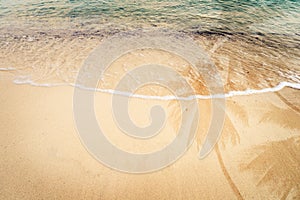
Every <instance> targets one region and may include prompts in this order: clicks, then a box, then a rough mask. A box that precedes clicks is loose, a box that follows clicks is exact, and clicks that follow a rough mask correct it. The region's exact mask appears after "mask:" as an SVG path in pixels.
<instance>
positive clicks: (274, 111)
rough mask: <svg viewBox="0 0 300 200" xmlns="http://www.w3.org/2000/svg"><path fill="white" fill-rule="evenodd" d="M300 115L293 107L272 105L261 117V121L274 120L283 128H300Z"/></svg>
mask: <svg viewBox="0 0 300 200" xmlns="http://www.w3.org/2000/svg"><path fill="white" fill-rule="evenodd" d="M299 121H300V115H299V114H298V113H297V112H293V111H292V110H291V109H289V108H287V109H284V108H279V107H277V106H275V105H270V110H269V111H268V112H266V113H265V114H264V115H263V116H262V117H261V119H260V123H264V122H273V123H275V124H277V125H280V126H281V127H283V128H289V129H297V130H299V129H300V123H299Z"/></svg>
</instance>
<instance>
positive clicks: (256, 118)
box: [0, 73, 300, 199]
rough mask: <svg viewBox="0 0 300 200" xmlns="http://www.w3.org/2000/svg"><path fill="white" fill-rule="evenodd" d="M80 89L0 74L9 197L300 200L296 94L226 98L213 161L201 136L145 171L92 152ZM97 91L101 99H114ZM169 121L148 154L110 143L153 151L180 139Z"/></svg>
mask: <svg viewBox="0 0 300 200" xmlns="http://www.w3.org/2000/svg"><path fill="white" fill-rule="evenodd" d="M73 90H74V88H72V87H69V86H61V87H49V88H48V87H35V86H30V85H16V84H14V83H12V76H10V75H9V74H7V73H2V74H1V95H0V98H1V114H0V118H1V122H2V123H1V124H0V129H1V133H2V135H1V142H0V148H1V151H0V152H1V155H0V159H1V167H0V177H1V189H0V194H1V199H48V198H56V199H74V198H75V199H120V198H121V199H141V198H143V199H224V198H225V199H234V198H237V199H279V198H281V197H286V198H287V199H292V198H298V197H299V182H300V177H299V165H300V162H299V152H300V151H299V147H300V143H299V141H300V140H299V138H300V135H299V130H300V124H299V120H300V115H299V110H297V109H299V101H298V99H299V97H300V96H299V92H298V91H297V90H294V89H290V88H285V89H284V90H282V91H280V92H278V93H264V94H258V95H249V96H237V97H232V98H228V99H227V100H226V105H227V112H226V121H225V125H224V129H223V133H222V136H221V139H220V140H219V142H218V144H217V146H216V147H215V149H214V151H213V152H212V153H211V154H209V156H207V157H206V158H205V159H203V160H199V159H198V153H199V146H201V140H199V139H198V140H195V142H194V143H193V145H192V146H191V148H190V149H189V150H188V151H187V152H186V154H185V155H184V156H183V157H182V158H181V159H179V160H178V161H177V162H175V163H174V164H173V165H171V166H169V167H167V168H164V169H163V170H160V171H158V172H154V173H150V174H140V175H134V174H128V173H122V172H118V171H115V170H112V169H109V168H107V167H106V166H104V165H102V164H101V163H99V162H98V161H96V160H95V159H94V158H93V157H92V156H91V155H90V154H89V153H88V152H87V151H86V149H85V148H84V146H83V145H82V144H81V142H80V139H79V136H78V134H77V132H76V128H75V124H74V120H73V110H72V95H73ZM97 95H100V96H99V98H100V99H102V100H103V99H104V100H103V102H105V101H106V99H109V96H110V94H104V93H103V94H97ZM139 101H140V102H139ZM141 101H145V100H135V105H136V106H138V105H145V104H146V103H145V102H141ZM148 101H150V100H148ZM152 101H154V100H152ZM288 102H290V104H292V105H293V107H291V106H290V105H289V103H288ZM152 103H153V102H152ZM202 103H203V102H202ZM161 104H165V102H164V103H161ZM199 104H201V102H200V103H199ZM204 104H205V103H204ZM102 105H105V103H104V104H102ZM149 105H151V102H149ZM96 107H97V106H96ZM100 108H101V106H100ZM202 110H204V109H202ZM101 115H103V116H107V117H106V118H104V117H103V118H101ZM143 115H144V114H143V112H138V111H136V112H133V113H132V116H134V117H133V118H135V119H139V120H140V122H143V121H144V123H147V122H145V120H146V121H147V118H145V116H143ZM99 116H100V123H101V119H102V120H104V123H103V122H102V124H103V126H104V129H105V128H110V129H111V130H115V128H114V127H115V125H114V124H113V121H111V118H110V116H111V112H110V111H109V108H105V109H104V107H102V110H101V112H100V114H99ZM168 119H170V120H171V122H170V123H167V125H166V126H165V127H164V130H166V131H165V132H162V133H165V135H163V136H161V138H160V139H159V141H161V143H157V142H155V139H153V141H152V142H154V144H153V143H152V146H150V147H151V148H148V149H147V148H143V147H144V146H145V144H147V145H148V144H149V145H151V141H148V143H147V142H146V143H144V144H142V145H139V144H140V143H137V142H136V141H131V143H128V141H129V142H130V140H132V139H130V138H129V139H127V140H123V137H121V140H120V138H119V140H118V137H117V136H111V137H112V141H114V142H116V143H117V144H118V145H122V144H123V146H122V147H123V148H125V149H126V148H127V150H136V149H138V150H143V151H149V150H151V149H153V148H155V146H157V144H159V145H161V144H162V143H164V139H163V138H165V139H166V138H167V136H168V137H169V136H170V135H172V134H168V133H172V130H173V128H174V124H176V123H174V120H173V122H172V119H171V118H168ZM200 127H201V126H200ZM198 134H199V133H198ZM116 135H117V133H116ZM114 139H115V140H114ZM122 141H123V143H122ZM166 141H167V140H166ZM166 141H165V142H166ZM118 142H119V143H118ZM128 144H129V145H128ZM135 144H136V145H135Z"/></svg>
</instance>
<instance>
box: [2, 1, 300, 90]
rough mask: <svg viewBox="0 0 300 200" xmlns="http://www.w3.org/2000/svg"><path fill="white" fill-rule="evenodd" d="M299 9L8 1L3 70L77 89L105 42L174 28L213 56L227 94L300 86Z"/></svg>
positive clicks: (283, 4)
mask: <svg viewBox="0 0 300 200" xmlns="http://www.w3.org/2000/svg"><path fill="white" fill-rule="evenodd" d="M299 9H300V2H299V1H282V0H281V1H279V0H278V1H200V2H199V1H149V0H147V1H127V0H124V1H120V0H118V1H111V0H109V1H76V0H72V1H71V0H70V1H33V0H28V1H16V0H13V1H5V2H1V5H0V16H1V18H0V45H1V50H0V71H1V72H2V73H10V74H13V75H14V76H15V83H18V84H21V83H22V84H24V83H25V84H32V85H40V86H54V85H65V84H67V85H74V83H75V79H76V75H77V72H78V71H79V69H80V67H81V66H82V63H83V62H84V60H85V59H86V58H87V56H88V55H89V53H90V52H91V51H92V50H93V49H94V48H95V47H96V46H97V45H99V44H100V42H101V40H103V38H105V37H108V36H111V35H114V34H116V33H119V32H122V31H137V32H139V31H141V30H143V29H151V30H153V29H154V30H166V29H168V30H172V31H178V32H181V33H184V34H187V35H189V36H190V37H192V38H193V39H194V40H195V41H197V43H198V44H199V45H201V46H202V47H203V48H204V49H205V50H206V51H207V54H208V55H209V56H210V57H211V59H212V60H213V62H214V63H215V65H216V67H217V69H218V70H219V71H220V74H221V76H222V79H223V84H224V87H225V91H226V92H227V93H228V95H229V93H230V92H231V94H237V93H239V92H233V91H246V90H247V91H251V90H252V91H254V90H260V91H275V90H277V89H278V88H280V87H281V86H282V85H285V86H289V87H292V86H293V87H294V88H297V87H298V84H299V83H300V50H299V49H300V34H299V33H300V23H299V17H300V13H299V12H298V10H299ZM170 62H171V61H170ZM187 78H191V77H187ZM192 79H194V81H195V82H197V81H198V79H199V77H197V76H194V77H192ZM282 82H286V83H282ZM278 85H279V86H278ZM277 86H278V87H277ZM266 88H273V89H270V90H268V89H266ZM276 88H277V89H276ZM104 89H113V88H107V87H106V88H104ZM248 93H249V92H248ZM198 94H199V95H203V94H204V93H202V92H201V91H198Z"/></svg>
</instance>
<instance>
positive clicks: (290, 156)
mask: <svg viewBox="0 0 300 200" xmlns="http://www.w3.org/2000/svg"><path fill="white" fill-rule="evenodd" d="M249 157H250V158H252V159H251V161H250V162H247V163H246V164H242V165H240V170H241V171H250V172H252V173H253V174H254V177H255V179H256V181H257V186H262V185H267V186H268V187H269V189H270V190H271V191H273V192H274V193H275V194H276V195H277V196H278V197H280V198H281V199H286V198H287V197H291V196H292V197H293V198H296V199H300V136H294V137H291V138H288V139H286V140H282V141H276V142H269V143H267V144H263V145H259V146H257V147H255V148H253V149H250V150H249V151H248V152H247V153H246V156H245V158H244V159H246V160H249Z"/></svg>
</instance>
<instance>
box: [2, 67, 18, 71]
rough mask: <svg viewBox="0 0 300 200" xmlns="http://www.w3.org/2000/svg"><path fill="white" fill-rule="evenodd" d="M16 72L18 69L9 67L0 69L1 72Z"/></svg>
mask: <svg viewBox="0 0 300 200" xmlns="http://www.w3.org/2000/svg"><path fill="white" fill-rule="evenodd" d="M14 70H16V69H15V68H13V67H7V68H2V67H0V71H14Z"/></svg>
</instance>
